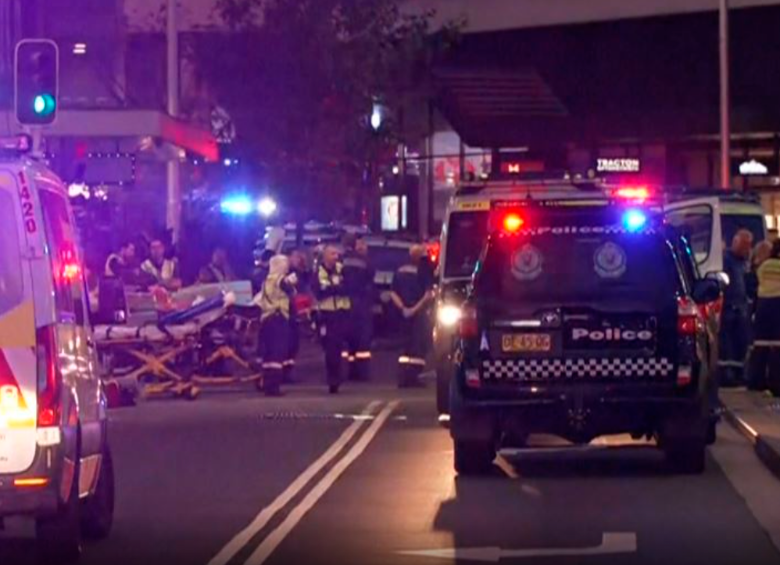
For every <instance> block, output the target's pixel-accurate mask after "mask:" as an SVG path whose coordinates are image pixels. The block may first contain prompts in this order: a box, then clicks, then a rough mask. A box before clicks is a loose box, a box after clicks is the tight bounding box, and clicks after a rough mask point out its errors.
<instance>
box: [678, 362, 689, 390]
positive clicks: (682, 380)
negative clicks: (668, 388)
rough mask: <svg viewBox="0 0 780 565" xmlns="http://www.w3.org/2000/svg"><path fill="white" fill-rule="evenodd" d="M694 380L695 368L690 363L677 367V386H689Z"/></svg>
mask: <svg viewBox="0 0 780 565" xmlns="http://www.w3.org/2000/svg"><path fill="white" fill-rule="evenodd" d="M692 382H693V368H692V367H691V366H690V365H680V367H679V368H678V369H677V386H688V385H689V384H691V383H692Z"/></svg>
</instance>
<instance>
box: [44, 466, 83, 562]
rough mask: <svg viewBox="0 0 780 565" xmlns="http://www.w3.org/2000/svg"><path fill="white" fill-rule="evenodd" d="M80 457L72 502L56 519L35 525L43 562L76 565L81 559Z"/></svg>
mask: <svg viewBox="0 0 780 565" xmlns="http://www.w3.org/2000/svg"><path fill="white" fill-rule="evenodd" d="M78 461H79V459H78V454H77V455H76V463H75V467H76V468H75V470H74V473H73V483H72V485H71V488H70V493H69V495H68V500H67V501H66V502H65V503H63V504H62V505H61V506H60V508H59V509H58V510H57V513H56V514H54V515H53V516H47V517H45V518H38V519H37V520H36V522H35V532H36V538H37V541H38V544H39V549H40V552H41V553H42V557H43V562H44V563H46V564H47V565H48V564H54V563H75V562H77V561H78V560H79V558H80V557H81V520H80V509H81V504H80V500H79V466H78Z"/></svg>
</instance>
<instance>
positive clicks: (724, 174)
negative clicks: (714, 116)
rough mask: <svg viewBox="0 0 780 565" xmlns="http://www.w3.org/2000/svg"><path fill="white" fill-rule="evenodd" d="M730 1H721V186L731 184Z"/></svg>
mask: <svg viewBox="0 0 780 565" xmlns="http://www.w3.org/2000/svg"><path fill="white" fill-rule="evenodd" d="M729 74H730V73H729V1H728V0H720V185H721V187H722V188H730V184H731V97H730V92H729Z"/></svg>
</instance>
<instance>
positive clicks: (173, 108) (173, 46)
mask: <svg viewBox="0 0 780 565" xmlns="http://www.w3.org/2000/svg"><path fill="white" fill-rule="evenodd" d="M176 2H177V0H168V9H167V22H168V25H167V34H166V35H167V44H168V57H167V59H168V60H167V68H168V114H169V115H170V116H171V117H172V118H176V117H178V115H179V28H178V23H177V17H176ZM175 149H176V151H178V148H175ZM167 168H168V170H167V180H168V204H167V209H166V227H167V228H168V229H169V230H171V232H172V237H173V241H174V243H175V242H178V240H179V237H180V236H181V200H182V198H181V171H180V168H179V156H178V154H175V155H174V157H173V159H170V160H169V161H168V164H167Z"/></svg>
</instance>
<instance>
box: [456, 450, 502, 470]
mask: <svg viewBox="0 0 780 565" xmlns="http://www.w3.org/2000/svg"><path fill="white" fill-rule="evenodd" d="M495 458H496V449H495V447H494V446H493V444H491V443H483V442H465V441H456V442H455V471H456V472H457V473H458V474H459V475H465V476H469V475H484V474H486V473H489V472H490V470H491V469H492V468H493V460H495Z"/></svg>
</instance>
